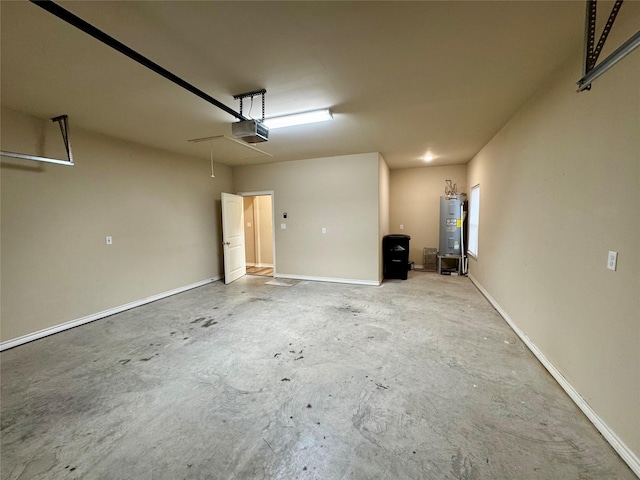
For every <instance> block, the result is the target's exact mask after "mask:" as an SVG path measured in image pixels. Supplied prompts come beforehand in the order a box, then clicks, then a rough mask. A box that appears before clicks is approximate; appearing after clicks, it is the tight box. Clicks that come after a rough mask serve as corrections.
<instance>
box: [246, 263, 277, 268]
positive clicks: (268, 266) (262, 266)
mask: <svg viewBox="0 0 640 480" xmlns="http://www.w3.org/2000/svg"><path fill="white" fill-rule="evenodd" d="M247 265H249V264H247ZM254 266H255V267H257V268H273V263H256V264H255V265H254Z"/></svg>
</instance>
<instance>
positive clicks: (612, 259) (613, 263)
mask: <svg viewBox="0 0 640 480" xmlns="http://www.w3.org/2000/svg"><path fill="white" fill-rule="evenodd" d="M617 266H618V252H612V251H611V250H609V257H608V258H607V268H608V269H609V270H613V271H614V272H615V271H616V268H617Z"/></svg>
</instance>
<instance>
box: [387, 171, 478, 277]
mask: <svg viewBox="0 0 640 480" xmlns="http://www.w3.org/2000/svg"><path fill="white" fill-rule="evenodd" d="M390 180H391V183H390V184H391V195H390V197H391V202H390V205H391V207H390V215H389V217H390V224H391V226H390V231H391V233H401V234H404V235H409V236H411V240H410V241H409V260H410V261H412V262H415V264H416V265H422V263H423V258H422V249H423V248H424V247H432V248H438V246H439V234H440V233H439V232H440V197H441V196H442V195H444V187H445V180H452V182H453V183H457V185H458V193H467V194H468V193H469V192H468V188H467V166H466V165H454V166H443V167H421V168H408V169H403V170H392V171H391V179H390ZM400 225H403V226H404V229H403V230H400Z"/></svg>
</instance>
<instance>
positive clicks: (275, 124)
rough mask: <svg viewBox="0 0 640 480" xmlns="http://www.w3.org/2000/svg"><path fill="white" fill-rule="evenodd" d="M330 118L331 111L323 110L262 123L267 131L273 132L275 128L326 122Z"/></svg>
mask: <svg viewBox="0 0 640 480" xmlns="http://www.w3.org/2000/svg"><path fill="white" fill-rule="evenodd" d="M332 118H333V114H332V113H331V110H329V109H328V108H325V109H323V110H313V111H311V112H302V113H294V114H291V115H283V116H281V117H271V118H265V119H264V121H263V122H262V123H264V124H265V125H266V126H267V127H269V130H273V129H275V128H282V127H292V126H294V125H304V124H306V123H317V122H326V121H327V120H331V119H332Z"/></svg>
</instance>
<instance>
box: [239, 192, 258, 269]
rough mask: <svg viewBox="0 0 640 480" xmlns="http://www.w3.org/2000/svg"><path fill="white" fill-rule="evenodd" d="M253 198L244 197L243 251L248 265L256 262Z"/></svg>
mask: <svg viewBox="0 0 640 480" xmlns="http://www.w3.org/2000/svg"><path fill="white" fill-rule="evenodd" d="M253 198H254V197H244V198H243V199H242V200H243V202H244V251H245V260H246V262H247V264H249V265H255V264H256V235H257V233H256V225H255V221H254V219H253Z"/></svg>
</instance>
